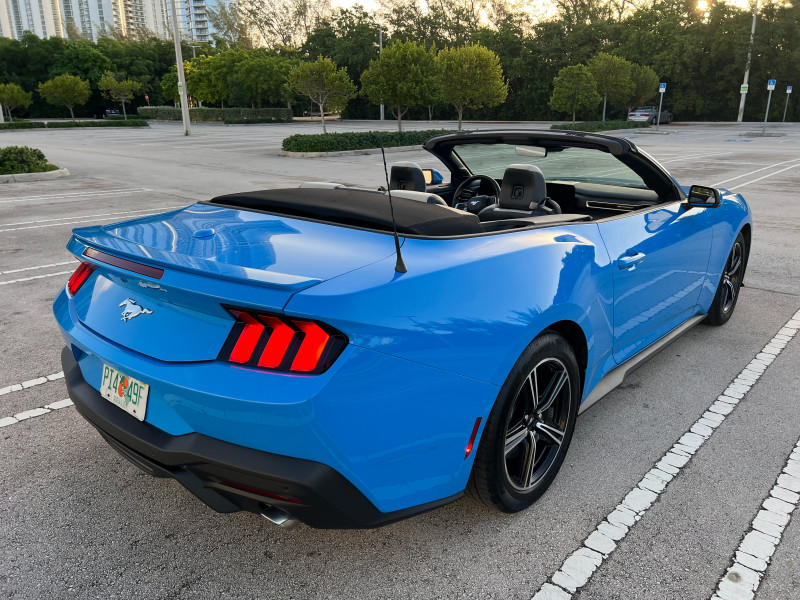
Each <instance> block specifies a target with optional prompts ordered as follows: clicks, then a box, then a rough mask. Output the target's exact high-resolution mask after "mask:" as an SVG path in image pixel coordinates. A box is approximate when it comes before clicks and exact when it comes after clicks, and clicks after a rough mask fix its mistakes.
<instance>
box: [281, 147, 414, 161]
mask: <svg viewBox="0 0 800 600" xmlns="http://www.w3.org/2000/svg"><path fill="white" fill-rule="evenodd" d="M384 150H385V151H386V152H387V153H391V152H409V151H411V150H422V144H419V145H416V146H394V147H392V148H384ZM380 153H381V149H380V148H366V149H364V150H339V151H338V152H287V151H286V150H281V151H280V152H278V154H279V155H280V156H288V157H290V158H325V157H326V156H358V155H361V154H380Z"/></svg>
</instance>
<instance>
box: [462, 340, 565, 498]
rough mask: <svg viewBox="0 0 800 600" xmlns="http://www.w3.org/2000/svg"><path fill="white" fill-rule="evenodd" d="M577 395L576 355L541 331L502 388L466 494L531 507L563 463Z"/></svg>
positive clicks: (488, 423)
mask: <svg viewBox="0 0 800 600" xmlns="http://www.w3.org/2000/svg"><path fill="white" fill-rule="evenodd" d="M579 399H580V378H579V375H578V365H577V361H576V359H575V353H574V352H573V350H572V348H571V347H570V346H569V344H568V343H567V341H566V340H565V339H564V338H563V337H561V336H560V335H558V334H556V333H553V332H550V331H546V332H544V333H543V334H542V335H540V336H539V337H538V338H536V339H535V340H534V341H533V342H532V343H531V344H530V345H529V346H528V348H527V349H526V350H525V353H523V355H522V357H520V359H519V360H518V361H517V364H516V365H515V366H514V369H513V370H512V371H511V374H510V375H509V377H508V379H507V380H506V382H505V384H504V385H503V388H502V389H501V391H500V394H499V396H498V400H497V402H496V403H495V406H494V408H493V409H492V412H491V414H490V415H489V420H488V422H487V424H486V430H485V431H484V434H483V438H482V439H481V441H480V444H479V446H478V451H477V455H476V457H475V464H474V466H473V469H472V475H471V476H470V481H469V484H468V486H467V492H468V493H469V495H470V496H471V497H472V498H473V499H475V500H478V501H480V502H483V503H484V504H487V505H488V506H491V507H494V508H497V509H499V510H501V511H503V512H516V511H519V510H523V509H525V508H527V507H528V506H530V505H531V504H532V503H533V502H534V501H535V500H536V499H537V498H538V497H539V496H541V495H542V494H543V493H544V492H545V490H546V489H547V488H548V487H549V485H550V483H551V482H552V481H553V479H554V478H555V476H556V473H557V472H558V470H559V468H560V467H561V463H562V462H563V460H564V456H565V455H566V452H567V448H568V447H569V443H570V441H571V439H572V432H573V430H574V428H575V418H576V416H577V412H578V401H579Z"/></svg>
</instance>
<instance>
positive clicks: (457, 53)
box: [436, 45, 508, 130]
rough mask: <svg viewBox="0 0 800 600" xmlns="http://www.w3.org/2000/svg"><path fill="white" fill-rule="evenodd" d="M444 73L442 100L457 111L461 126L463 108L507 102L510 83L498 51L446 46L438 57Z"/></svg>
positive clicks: (476, 47)
mask: <svg viewBox="0 0 800 600" xmlns="http://www.w3.org/2000/svg"><path fill="white" fill-rule="evenodd" d="M436 59H437V63H438V64H439V72H440V73H441V94H442V100H444V101H445V102H449V103H451V104H452V105H453V106H455V107H456V110H457V111H458V129H459V130H461V122H462V119H463V116H464V108H482V107H484V106H497V105H498V104H502V103H503V102H505V99H506V97H507V96H508V85H506V83H505V81H504V80H503V68H502V67H501V66H500V59H499V58H498V57H497V54H495V53H494V52H492V51H491V50H489V49H488V48H484V47H483V46H478V45H472V46H462V47H461V48H444V49H443V50H441V51H440V52H439V55H438V56H437V57H436Z"/></svg>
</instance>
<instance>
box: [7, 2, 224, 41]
mask: <svg viewBox="0 0 800 600" xmlns="http://www.w3.org/2000/svg"><path fill="white" fill-rule="evenodd" d="M180 1H183V2H185V1H186V0H180ZM194 1H195V0H189V2H190V3H191V2H194ZM168 2H169V0H0V37H12V38H16V39H18V40H19V39H22V34H23V32H25V31H31V32H33V33H35V34H36V35H38V36H39V37H42V38H45V37H50V36H54V35H55V36H67V35H68V30H67V29H68V27H69V26H74V27H75V29H76V30H77V32H78V33H79V34H80V35H82V36H83V37H85V38H87V39H90V40H96V39H97V38H98V37H100V36H101V35H103V34H108V33H110V32H112V31H118V32H120V33H122V34H123V35H126V36H137V35H138V34H139V33H140V32H141V31H143V30H147V31H150V32H152V33H154V34H155V35H157V36H159V37H169V36H170V35H171V30H170V25H169V22H170V21H169V10H168ZM194 14H196V15H197V16H198V17H199V16H200V15H201V14H202V17H203V18H202V19H198V18H195V19H193V20H192V21H191V22H192V24H193V31H194V30H196V29H197V25H199V24H204V25H205V26H206V31H207V26H208V21H207V19H206V17H205V12H202V13H201V12H198V11H195V13H194ZM180 16H181V15H179V17H180ZM179 22H181V23H182V22H183V20H180V21H179ZM184 29H185V28H184ZM184 35H185V36H186V37H187V38H188V37H189V31H188V30H185V31H184ZM205 35H206V38H205V39H208V37H207V36H208V34H207V33H206V34H205ZM194 39H199V38H198V37H197V36H195V38H194Z"/></svg>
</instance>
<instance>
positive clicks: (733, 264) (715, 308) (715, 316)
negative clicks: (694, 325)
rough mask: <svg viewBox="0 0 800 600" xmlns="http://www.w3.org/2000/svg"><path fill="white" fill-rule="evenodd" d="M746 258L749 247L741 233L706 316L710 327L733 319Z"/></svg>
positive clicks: (734, 243)
mask: <svg viewBox="0 0 800 600" xmlns="http://www.w3.org/2000/svg"><path fill="white" fill-rule="evenodd" d="M746 257H747V247H746V245H745V242H744V236H742V234H741V233H740V234H739V235H737V236H736V240H735V241H734V242H733V246H732V247H731V251H730V254H728V260H726V261H725V267H724V268H723V270H722V277H721V278H720V281H719V285H718V286H717V293H716V294H715V295H714V300H713V301H712V302H711V308H710V309H709V311H708V315H707V316H706V323H708V324H709V325H715V326H719V325H724V324H725V323H727V322H728V319H730V318H731V315H732V314H733V309H734V308H736V301H737V300H739V290H740V289H741V287H742V279H743V278H744V265H745V259H746Z"/></svg>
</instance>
